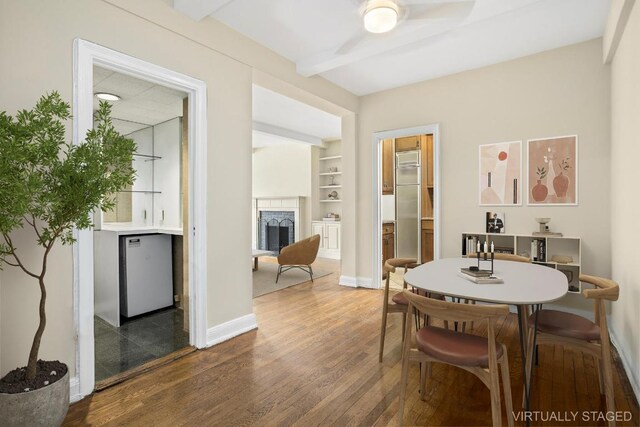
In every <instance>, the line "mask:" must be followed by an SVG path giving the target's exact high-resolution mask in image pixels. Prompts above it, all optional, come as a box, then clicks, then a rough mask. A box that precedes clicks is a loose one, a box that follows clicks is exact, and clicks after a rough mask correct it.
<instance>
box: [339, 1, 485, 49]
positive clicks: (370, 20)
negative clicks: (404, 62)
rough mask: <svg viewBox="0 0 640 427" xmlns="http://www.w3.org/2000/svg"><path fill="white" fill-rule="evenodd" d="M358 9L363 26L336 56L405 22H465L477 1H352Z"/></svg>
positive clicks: (341, 47)
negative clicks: (370, 34) (369, 35)
mask: <svg viewBox="0 0 640 427" xmlns="http://www.w3.org/2000/svg"><path fill="white" fill-rule="evenodd" d="M353 2H354V3H355V4H356V5H357V6H358V11H359V13H360V15H361V16H362V19H363V23H364V26H363V27H361V28H360V29H359V30H358V31H357V32H356V33H355V34H354V35H353V36H352V37H350V38H349V40H347V41H346V42H345V43H344V44H343V45H342V46H340V47H339V48H338V49H337V50H336V53H337V54H344V53H348V52H349V51H350V50H351V49H353V48H354V47H355V46H356V45H357V44H359V43H360V42H361V41H362V40H363V39H364V38H365V37H366V36H367V34H368V33H373V34H382V33H386V32H389V31H391V30H393V29H394V28H395V27H396V26H398V25H399V24H402V22H403V21H412V20H419V21H440V20H448V21H460V22H461V21H462V20H464V19H465V18H466V17H467V16H469V14H470V13H471V10H472V9H473V6H474V5H475V0H462V1H460V0H436V1H426V2H422V3H407V2H404V1H402V0H365V1H361V0H353Z"/></svg>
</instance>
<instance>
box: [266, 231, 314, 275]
mask: <svg viewBox="0 0 640 427" xmlns="http://www.w3.org/2000/svg"><path fill="white" fill-rule="evenodd" d="M319 248H320V235H319V234H315V235H313V236H311V237H308V238H306V239H303V240H300V241H298V242H295V243H293V244H291V245H289V246H285V247H284V248H282V249H281V250H280V255H278V275H277V276H276V283H278V279H279V278H280V275H281V274H282V273H284V272H285V271H287V270H291V269H292V268H299V269H300V270H302V271H305V272H307V273H309V276H310V277H311V281H312V282H313V269H312V268H311V264H313V262H314V261H315V260H316V257H317V256H318V249H319Z"/></svg>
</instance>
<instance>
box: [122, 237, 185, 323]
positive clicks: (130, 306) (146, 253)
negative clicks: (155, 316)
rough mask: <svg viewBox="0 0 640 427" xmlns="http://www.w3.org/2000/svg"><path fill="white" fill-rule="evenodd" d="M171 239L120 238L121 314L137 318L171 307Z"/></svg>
mask: <svg viewBox="0 0 640 427" xmlns="http://www.w3.org/2000/svg"><path fill="white" fill-rule="evenodd" d="M172 261H173V260H172V255H171V236H170V235H167V234H145V235H137V236H122V237H120V314H121V315H122V316H125V317H133V316H138V315H140V314H144V313H148V312H150V311H154V310H158V309H160V308H165V307H169V306H172V305H173V268H172Z"/></svg>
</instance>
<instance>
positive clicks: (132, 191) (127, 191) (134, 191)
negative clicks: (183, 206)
mask: <svg viewBox="0 0 640 427" xmlns="http://www.w3.org/2000/svg"><path fill="white" fill-rule="evenodd" d="M120 193H146V194H162V191H145V190H122V191H120Z"/></svg>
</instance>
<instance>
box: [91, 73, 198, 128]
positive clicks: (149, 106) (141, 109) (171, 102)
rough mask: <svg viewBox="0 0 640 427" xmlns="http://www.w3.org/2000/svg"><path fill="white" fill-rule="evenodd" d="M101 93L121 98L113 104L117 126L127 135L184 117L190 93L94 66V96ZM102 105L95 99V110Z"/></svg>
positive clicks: (114, 122)
mask: <svg viewBox="0 0 640 427" xmlns="http://www.w3.org/2000/svg"><path fill="white" fill-rule="evenodd" d="M99 92H107V93H111V94H114V95H118V96H119V97H120V100H119V101H114V102H110V104H111V116H112V119H113V125H114V127H115V128H116V130H117V131H118V132H120V133H121V134H123V135H128V134H130V133H131V132H135V131H136V130H139V129H143V128H145V127H148V126H152V125H156V124H158V123H162V122H165V121H167V120H170V119H173V118H175V117H182V100H183V99H184V98H186V97H187V94H186V93H183V92H180V91H177V90H174V89H170V88H167V87H164V86H160V85H157V84H155V83H150V82H147V81H144V80H140V79H137V78H135V77H131V76H127V75H125V74H120V73H117V72H115V71H111V70H107V69H105V68H101V67H98V66H94V67H93V93H94V94H95V93H99ZM98 103H99V100H98V98H97V97H95V96H94V97H93V108H94V110H95V109H97V108H98Z"/></svg>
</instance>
